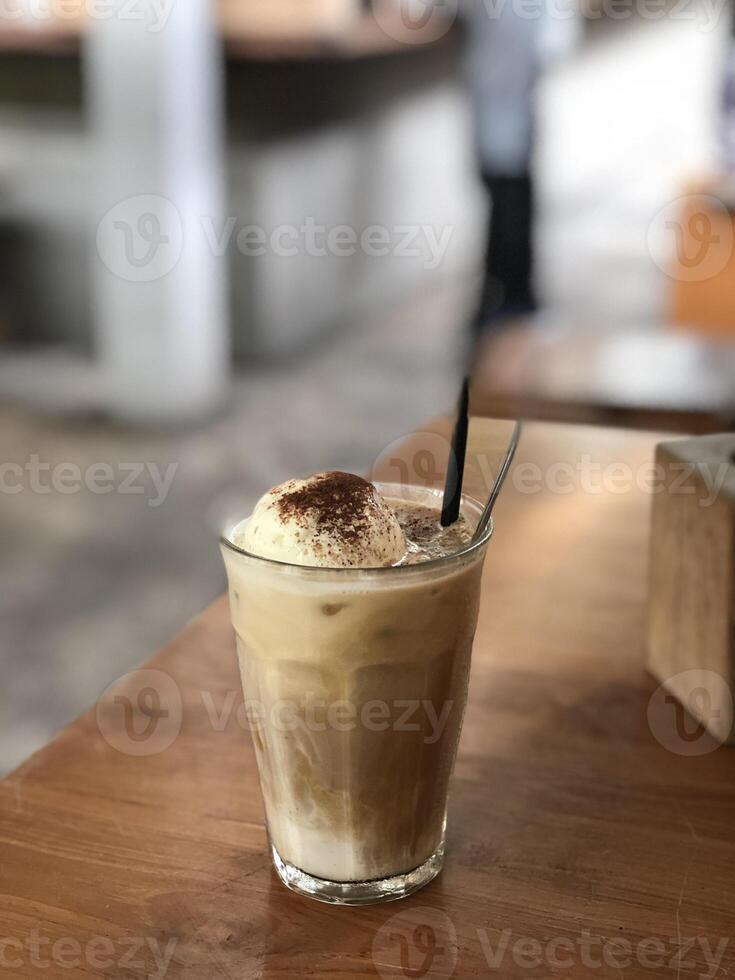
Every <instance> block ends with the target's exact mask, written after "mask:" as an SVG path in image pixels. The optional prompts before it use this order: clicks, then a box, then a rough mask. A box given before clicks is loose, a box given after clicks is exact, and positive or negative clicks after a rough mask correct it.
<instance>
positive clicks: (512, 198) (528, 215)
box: [477, 174, 536, 329]
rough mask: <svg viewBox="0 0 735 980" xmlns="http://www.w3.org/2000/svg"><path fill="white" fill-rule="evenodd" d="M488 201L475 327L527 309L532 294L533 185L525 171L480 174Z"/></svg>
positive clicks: (531, 306) (531, 305) (531, 303)
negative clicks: (487, 228)
mask: <svg viewBox="0 0 735 980" xmlns="http://www.w3.org/2000/svg"><path fill="white" fill-rule="evenodd" d="M483 180H484V183H485V186H486V187H487V189H488V191H489V194H490V198H491V202H492V213H491V217H490V232H489V236H488V243H487V251H486V255H485V269H484V275H485V281H484V286H483V291H482V296H481V301H480V307H479V310H478V314H477V328H478V329H481V328H482V326H483V325H484V324H486V323H489V322H492V321H493V320H497V319H499V318H503V317H509V316H514V315H518V314H523V313H530V312H532V311H533V310H534V309H535V308H536V302H535V298H534V295H533V284H532V274H533V249H532V227H533V185H532V181H531V177H530V176H529V175H527V174H524V175H522V176H517V177H515V176H514V177H500V176H496V175H490V174H485V175H483Z"/></svg>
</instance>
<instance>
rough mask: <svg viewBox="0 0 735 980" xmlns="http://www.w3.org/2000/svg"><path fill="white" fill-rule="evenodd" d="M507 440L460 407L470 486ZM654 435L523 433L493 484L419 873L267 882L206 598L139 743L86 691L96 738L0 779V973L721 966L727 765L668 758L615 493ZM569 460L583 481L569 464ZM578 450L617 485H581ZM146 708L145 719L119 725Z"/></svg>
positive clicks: (670, 736)
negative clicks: (357, 894) (448, 765)
mask: <svg viewBox="0 0 735 980" xmlns="http://www.w3.org/2000/svg"><path fill="white" fill-rule="evenodd" d="M507 428H508V427H507V426H501V425H500V424H499V423H493V422H489V421H478V422H474V423H473V427H472V435H471V446H470V468H469V471H468V482H469V485H470V488H472V489H474V491H475V492H477V493H479V492H481V491H482V487H483V482H484V481H483V474H485V475H486V474H487V469H488V466H490V467H492V466H493V465H494V464H495V461H496V460H497V458H498V455H499V452H500V448H501V446H502V443H503V440H504V438H505V436H506V434H507ZM654 441H655V437H654V436H652V435H651V434H643V433H623V432H619V431H615V430H604V429H592V428H571V427H565V426H544V425H540V424H535V425H529V426H528V428H527V431H526V433H525V436H524V439H523V442H522V446H521V450H520V452H519V457H518V466H517V468H516V474H515V476H516V480H517V481H521V482H522V483H523V486H524V489H525V492H521V491H520V489H518V488H511V489H509V490H508V491H507V492H506V494H505V495H504V498H503V499H502V501H501V503H500V505H499V507H498V511H497V530H496V533H495V538H494V540H493V542H492V543H491V547H490V551H489V556H488V562H487V568H486V577H485V584H484V600H483V608H482V614H481V620H480V625H479V630H478V635H477V642H476V648H475V660H474V667H473V676H472V683H471V698H470V704H469V707H468V711H467V717H466V724H465V728H464V734H463V737H462V743H461V749H460V754H459V759H458V763H457V769H456V775H455V779H454V785H453V793H452V798H451V804H450V824H449V849H448V857H447V863H446V867H445V870H444V872H443V874H442V875H441V876H440V877H439V878H438V879H437V880H436V881H435V882H433V883H432V884H431V885H429V886H428V887H427V888H425V889H424V890H423V891H421V892H419V893H418V894H417V895H416V896H414V897H413V898H411V899H408V900H406V901H405V902H402V903H398V904H396V905H390V906H382V907H375V906H373V907H370V908H366V909H339V908H333V907H329V906H326V905H320V904H318V903H316V902H312V901H309V900H305V899H303V898H300V897H298V896H296V895H294V894H291V893H290V892H288V891H286V889H285V888H284V887H283V886H282V885H281V884H280V883H279V882H278V880H277V879H276V877H275V874H274V872H273V871H272V870H271V867H270V860H269V858H268V855H267V854H266V837H265V833H264V829H263V818H262V810H261V801H260V796H259V792H258V786H257V778H256V770H255V762H254V757H253V752H252V748H251V745H250V741H249V736H248V735H246V734H245V732H244V731H243V729H242V728H241V726H240V725H239V724H238V722H237V717H236V709H237V706H238V705H239V704H240V703H241V697H240V694H239V693H238V679H237V674H236V668H235V657H234V650H233V641H232V634H231V631H230V627H229V625H228V618H227V609H226V606H225V603H224V601H218V602H216V603H215V604H214V605H213V606H212V607H210V608H209V609H207V610H206V611H205V612H204V613H203V614H202V615H201V616H200V617H198V618H197V619H196V620H195V621H194V622H192V623H190V624H189V625H188V626H187V627H186V629H185V630H184V631H183V632H182V633H180V634H179V635H178V636H177V637H175V638H174V639H173V640H172V641H171V642H170V643H169V644H168V645H167V646H166V647H165V648H164V649H163V650H161V651H160V652H159V653H158V654H157V655H156V656H155V657H154V658H153V660H152V661H151V663H150V667H151V668H152V669H154V670H155V671H159V672H165V673H166V674H168V675H170V678H173V679H174V680H175V682H176V684H175V685H171V686H172V687H173V692H174V694H175V693H176V690H177V688H178V690H179V691H180V693H181V698H182V710H181V712H178V711H177V703H176V698H175V697H173V696H172V695H171V693H170V692H169V691H168V690H167V688H166V687H165V685H164V686H161V683H159V684H158V686H159V688H160V690H161V697H162V701H161V703H160V705H159V708H160V710H161V711H169V716H168V718H165V719H159V721H158V723H157V724H154V725H153V726H152V727H153V732H152V734H151V736H150V738H149V739H143V740H142V741H140V742H135V741H131V739H129V738H126V737H125V735H124V729H123V728H122V727H121V726H120V724H119V719H120V717H121V716H122V713H123V712H124V710H125V701H121V702H118V704H117V705H115V704H114V703H113V701H112V700H111V699H110V698H106V699H104V700H103V702H102V705H103V708H102V709H101V711H100V718H101V719H102V727H103V729H104V730H105V732H106V734H107V739H106V738H105V737H103V735H102V734H101V731H100V726H99V725H98V723H97V720H96V715H95V711H94V710H91V711H90V712H89V713H88V714H86V715H84V716H82V717H81V718H80V719H78V720H77V721H76V722H74V723H73V724H72V725H70V726H69V727H68V728H67V729H65V730H64V731H62V732H61V733H60V734H59V736H58V737H57V738H56V739H55V740H54V741H53V742H52V743H51V744H50V745H48V746H47V747H46V748H45V749H43V750H42V751H41V752H39V753H38V754H37V755H35V756H34V757H33V758H31V759H30V760H29V761H28V762H27V763H26V764H25V765H24V766H22V767H21V768H20V769H19V770H18V771H17V772H15V773H14V774H13V775H11V776H10V777H8V778H7V779H5V780H4V781H3V782H2V783H0V956H2V957H4V959H0V974H1V975H2V976H3V977H5V976H8V977H29V976H31V977H35V976H45V977H57V976H59V977H61V976H63V977H68V978H82V977H84V978H88V977H90V976H100V977H102V976H105V977H110V976H112V977H142V976H161V975H162V970H163V967H161V968H160V969H159V968H158V967H157V966H156V955H158V956H159V957H160V958H161V959H160V962H161V963H163V962H164V961H165V958H166V951H168V953H170V954H171V955H172V958H171V959H170V962H169V963H168V969H167V973H166V975H167V976H169V977H186V978H207V980H210V978H220V977H222V978H249V977H258V978H260V977H263V978H267V977H280V978H284V980H294V978H298V977H303V976H310V977H322V978H343V977H345V978H346V977H376V976H381V977H383V978H386V977H388V978H392V977H396V978H398V977H404V976H413V977H432V978H434V977H449V976H456V977H490V976H498V977H516V976H518V977H529V976H530V977H548V976H563V977H596V976H600V977H608V976H609V977H625V978H638V977H640V978H650V977H651V976H656V975H660V976H673V977H681V978H684V977H687V978H693V977H695V976H697V975H700V974H706V973H707V971H708V965H707V955H708V954H709V955H711V956H712V957H715V958H716V957H717V956H720V961H719V971H718V972H717V974H716V975H717V976H718V977H719V976H721V977H724V976H726V975H727V974H728V973H729V975H731V976H732V974H733V970H734V969H735V753H734V752H732V751H728V750H726V749H721V748H717V749H714V747H713V746H711V745H707V744H706V743H701V742H699V741H697V745H698V746H699V747H700V748H704V749H706V750H711V749H714V750H712V751H706V752H705V754H702V755H699V756H686V755H682V754H679V753H680V752H681V751H682V750H684V751H687V750H688V748H687V747H688V746H689V747H690V746H691V742H687V741H686V739H683V738H682V735H681V731H680V730H678V729H677V727H676V725H677V720H676V711H675V710H674V708H673V706H671V705H666V704H665V702H663V700H658V701H657V700H656V699H654V701H653V702H651V708H650V712H649V702H650V699H651V696H652V694H653V692H654V690H655V688H656V684H655V682H653V681H652V680H651V679H650V678H649V677H648V676H647V675H646V674H645V672H644V670H643V668H642V638H643V630H644V617H645V588H646V544H647V533H648V510H649V503H650V501H649V499H648V498H647V496H645V495H644V494H643V493H642V492H641V491H640V490H637V489H632V490H631V489H630V488H628V489H627V490H626V489H625V487H624V484H625V473H626V470H625V467H630V468H632V469H631V472H632V473H633V474H637V475H640V473H641V472H643V471H642V470H641V469H640V468H641V467H643V466H645V465H646V464H647V462H648V461H649V460H650V459H651V452H652V447H653V444H654ZM437 444H438V445H441V439H439V437H438V436H436V435H431V434H428V435H424V436H422V437H419V438H418V441H416V440H414V441H412V442H411V443H409V444H407V446H406V447H404V448H403V450H402V451H401V454H400V455H401V456H402V458H403V459H404V460H407V461H408V464H409V470H410V468H411V466H412V465H413V464H414V463H416V465H417V466H418V468H419V470H420V471H421V472H425V468H424V463H425V456H424V455H423V454H422V452H421V451H420V450H421V449H422V446H423V447H424V448H426V447H427V446H428V447H429V448H431V447H432V446H433V445H437ZM417 450H418V452H417ZM395 457H396V454H388V459H387V461H386V463H385V464H384V468H387V469H388V470H391V469H395V468H396V467H397V463H396V461H395ZM585 457H588V459H587V461H586V463H585V459H584V458H585ZM580 462H581V463H582V465H586V467H587V470H586V476H584V477H582V476H574V477H572V478H570V469H569V467H570V466H572V467H574V466H577V465H579V464H580ZM524 463H526V464H530V465H525V466H522V465H521V464H524ZM534 464H538V466H539V467H540V468H539V469H538V470H537V471H535V473H534V470H533V465H534ZM613 464H615V469H611V468H610V467H612V466H613ZM597 465H599V466H600V467H602V472H601V474H600V478H599V479H598V483H599V481H600V480H602V482H603V483H609V482H610V481H612V484H614V487H613V486H609V487H608V488H607V489H603V490H602V492H596V489H597V488H596V484H595V479H596V478H595V477H594V475H593V473H594V472H596V470H595V469H594V468H595V466H597ZM605 468H608V469H605ZM392 475H394V476H395V475H397V474H396V473H395V472H394V473H393V474H392ZM582 485H584V486H586V487H587V491H584V490H582V489H581V487H582ZM551 488H555V489H551ZM557 491H563V492H557ZM91 653H92V655H93V652H91ZM151 676H152V675H143V677H142V678H141V677H140V675H136V674H133V675H129V677H128V678H127V680H126V682H124V684H123V686H122V688H118V689H117V690H116V691H115V694H116V695H117V696H118V697H120V696H122V697H123V698H125V697H129V698H130V702H129V703H130V704H132V706H133V707H136V706H139V705H140V704H143V705H148V707H149V708H150V705H151V702H150V701H149V700H148V701H146V699H145V695H144V696H143V701H142V702H139V700H138V697H139V694H140V691H141V686H143V687H145V686H149V685H150V684H151ZM153 676H156V677H157V678H158V680H159V682H160V681H161V675H153ZM164 680H165V678H164ZM6 682H7V680H6ZM42 682H43V678H39V683H42ZM167 683H170V682H167ZM649 714H650V723H649V720H648V715H649ZM113 718H117V720H118V724H117V725H116V727H114V728H112V727H110V721H111V719H113ZM180 718H181V731H180V733H179V734H178V737H176V738H175V740H174V741H173V742H172V744H170V745H169V746H168V747H167V748H164V746H165V745H166V743H167V742H168V741H169V740H170V738H171V737H173V735H174V734H175V732H176V730H177V729H178V721H179V719H180ZM146 720H147V719H146V718H145V717H143V716H142V715H141V714H140V711H138V717H137V718H136V719H134V725H135V726H140V727H138V728H134V731H140V728H141V727H144V725H145V723H146ZM120 738H122V739H123V741H124V742H125V743H126V746H127V749H128V752H129V751H130V750H131V749H132V751H134V752H135V753H144V752H146V751H147V750H148V748H149V747H151V746H152V747H153V748H159V749H160V748H164V750H163V751H160V752H159V753H158V754H155V755H148V756H146V755H144V754H126V753H124V752H120V751H118V750H117V749H115V748H114V747H113V746H112V745H111V744H110V741H116V740H118V739H120ZM667 746H668V748H667ZM679 943H681V944H682V945H681V949H682V950H684V955H683V957H682V962H681V963H679V964H678V965H677V960H676V956H677V955H678V952H679ZM54 944H55V945H54ZM401 956H403V966H404V967H405V969H404V968H402V967H401ZM32 958H33V959H34V961H35V963H46V964H48V963H49V962H51V964H52V967H51V968H49V967H48V966H47V967H43V966H37V965H36V966H34V965H33V963H32ZM3 967H5V969H4V970H3ZM710 975H713V974H710Z"/></svg>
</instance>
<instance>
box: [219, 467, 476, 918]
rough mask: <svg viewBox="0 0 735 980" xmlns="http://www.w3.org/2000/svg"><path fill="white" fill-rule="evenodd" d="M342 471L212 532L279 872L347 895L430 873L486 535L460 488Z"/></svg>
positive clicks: (437, 863) (399, 886) (326, 897)
mask: <svg viewBox="0 0 735 980" xmlns="http://www.w3.org/2000/svg"><path fill="white" fill-rule="evenodd" d="M440 505H441V501H440V499H439V497H438V495H437V494H436V493H435V492H434V491H431V490H427V489H420V488H415V487H408V488H406V487H400V486H391V485H380V484H379V485H377V486H374V485H373V484H371V483H369V482H367V481H366V480H363V479H361V478H360V477H356V476H351V475H349V474H344V473H324V474H319V475H317V476H314V477H310V478H309V479H308V480H303V481H302V480H292V481H289V482H287V483H285V484H283V485H281V486H279V487H276V488H274V489H273V490H271V491H269V492H268V493H267V494H266V495H265V496H264V497H263V498H262V499H261V501H260V502H259V503H258V505H257V506H256V508H255V510H254V512H253V514H252V516H251V517H250V518H249V519H246V520H244V521H241V522H239V523H237V524H235V525H234V526H233V527H231V528H230V529H228V531H227V533H226V535H225V536H224V538H223V541H222V549H223V554H224V557H225V562H226V566H227V573H228V579H229V592H230V606H231V611H232V621H233V624H234V627H235V632H236V636H237V648H238V656H239V661H240V669H241V674H242V681H243V688H244V692H245V699H246V703H247V706H248V715H249V718H250V722H251V730H252V733H253V740H254V743H255V749H256V753H257V758H258V766H259V772H260V780H261V787H262V792H263V799H264V803H265V812H266V819H267V825H268V834H269V838H270V844H271V849H272V854H273V860H274V863H275V866H276V869H277V871H278V873H279V875H280V877H281V879H282V880H283V881H284V883H285V884H286V885H288V887H290V888H292V889H294V890H296V891H299V892H301V893H303V894H308V895H310V896H312V897H315V898H319V899H321V900H323V901H328V902H335V903H342V904H366V903H369V902H376V901H387V900H391V899H396V898H401V897H403V896H404V895H408V894H410V893H411V892H413V891H415V890H416V889H417V888H419V887H421V886H422V885H424V884H426V882H428V881H430V880H431V879H432V878H433V877H435V875H436V874H438V873H439V871H440V870H441V866H442V862H443V855H444V829H445V820H446V805H447V790H448V784H449V779H450V775H451V772H452V767H453V765H454V759H455V755H456V750H457V743H458V740H459V733H460V728H461V724H462V715H463V712H464V707H465V702H466V698H467V684H468V676H469V670H470V654H471V649H472V640H473V636H474V632H475V625H476V622H477V613H478V604H479V595H480V575H481V572H482V563H483V559H484V554H485V550H486V546H487V540H488V538H489V536H490V531H488V532H487V534H486V535H485V536H484V537H483V539H482V540H480V541H479V542H477V543H472V542H471V538H472V534H473V530H474V527H475V525H476V523H477V520H478V518H479V514H480V507H479V505H478V504H476V503H475V502H474V501H471V500H469V499H468V498H464V500H463V504H462V513H461V516H460V519H459V520H458V521H457V522H456V523H455V524H454V525H452V526H451V527H449V528H442V527H441V525H440V521H439V516H440Z"/></svg>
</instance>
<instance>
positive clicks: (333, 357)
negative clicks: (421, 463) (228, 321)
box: [0, 291, 466, 772]
mask: <svg viewBox="0 0 735 980" xmlns="http://www.w3.org/2000/svg"><path fill="white" fill-rule="evenodd" d="M465 303H466V297H465V296H464V291H462V295H458V294H456V293H449V292H447V293H442V294H441V295H434V296H429V297H425V298H424V299H423V300H422V301H417V302H416V303H414V304H412V305H411V306H409V307H404V308H402V309H399V310H396V311H394V312H392V313H391V314H389V315H387V316H386V317H385V318H384V319H383V320H382V322H379V323H372V324H361V325H357V326H355V327H352V328H351V329H350V330H349V331H348V332H345V333H344V334H343V335H341V336H338V337H335V338H333V340H332V341H330V342H329V343H326V344H325V345H324V346H323V347H321V349H319V350H315V351H313V352H312V353H311V354H310V355H309V356H308V357H305V358H302V359H300V360H298V361H296V362H294V363H291V364H289V365H288V366H286V367H280V368H268V369H261V370H257V371H256V370H253V371H251V372H249V373H247V374H243V375H241V376H239V377H238V379H237V380H236V382H235V384H234V387H233V393H232V401H231V404H230V407H229V410H228V411H227V412H226V413H225V414H224V415H223V416H222V417H220V418H219V419H217V420H215V421H213V422H212V423H210V424H208V425H205V426H202V427H201V428H200V429H198V430H197V431H191V432H180V433H141V432H138V433H136V432H134V431H130V430H125V429H122V428H120V427H115V426H112V425H110V424H109V423H105V422H102V421H99V420H97V421H95V420H90V419H86V420H84V419H79V418H77V419H73V418H58V417H57V418H52V417H49V416H48V415H43V414H41V413H38V412H32V411H29V410H27V409H24V408H20V407H17V406H15V407H12V406H9V405H5V406H0V433H1V434H0V454H1V456H2V461H3V462H4V463H8V462H16V463H20V464H21V465H25V464H26V463H27V462H28V461H29V460H31V457H32V456H34V455H36V456H38V457H39V461H40V462H42V463H50V464H51V466H56V465H57V464H60V463H62V462H70V463H74V464H76V465H77V466H79V467H80V469H81V471H82V472H85V471H87V469H88V467H90V466H91V465H92V464H93V463H110V464H112V465H113V467H114V468H115V469H117V466H118V464H119V462H120V461H128V462H138V463H146V462H148V463H155V464H156V465H157V466H159V467H160V468H161V469H162V470H163V471H165V469H166V467H167V466H168V465H169V464H176V466H177V469H176V473H175V476H174V479H173V483H172V486H171V491H170V493H169V495H168V496H167V498H166V500H165V502H164V503H163V504H161V505H160V506H157V507H153V506H150V503H151V501H152V500H153V499H154V498H155V496H156V494H155V492H153V493H151V492H145V493H142V494H128V493H122V492H114V493H110V494H96V493H91V492H90V491H89V490H87V489H83V490H82V491H80V492H77V493H69V494H65V493H59V492H54V491H52V492H49V493H39V492H37V491H34V490H33V488H32V487H30V486H29V485H28V477H27V476H25V477H24V481H25V489H24V490H23V491H22V492H20V493H15V494H9V493H2V494H0V540H2V542H3V546H2V558H1V560H0V595H1V598H0V605H1V606H2V622H3V654H2V684H1V685H0V772H4V771H8V770H9V769H11V768H13V767H14V766H15V765H17V764H18V763H19V762H20V761H21V760H22V759H23V758H25V757H26V756H27V755H28V754H30V753H31V752H32V751H34V750H35V749H36V748H38V747H39V746H41V745H42V744H44V743H45V742H46V741H48V739H49V738H50V737H51V736H52V735H53V733H54V732H55V731H56V730H57V729H58V728H59V727H61V726H62V725H64V724H65V723H66V722H68V721H69V720H70V719H71V718H72V717H74V715H76V714H77V713H79V712H80V711H82V710H83V709H84V708H86V707H87V706H88V705H89V704H91V703H92V702H94V701H95V700H96V698H97V697H98V695H99V694H100V692H101V691H102V690H103V689H104V687H105V686H106V685H107V684H108V683H109V682H110V681H111V680H113V679H114V678H115V677H117V676H119V675H120V674H122V673H124V672H125V671H126V670H129V669H130V668H131V667H133V666H135V665H136V664H138V663H140V662H141V661H142V660H144V659H146V658H147V656H148V655H149V654H150V652H151V651H153V650H154V649H155V648H156V647H157V646H159V645H160V644H161V643H163V642H164V641H165V640H166V639H167V638H168V637H169V636H170V635H171V634H172V633H174V632H175V631H176V630H178V629H179V628H180V627H181V626H182V625H183V624H184V623H185V622H186V621H187V620H188V619H189V618H190V617H191V616H193V615H194V614H196V613H197V612H198V611H199V610H200V609H201V608H202V607H203V606H204V605H205V604H206V603H207V602H208V601H209V600H210V599H212V598H213V597H214V596H216V595H217V594H218V593H220V592H221V591H222V590H223V587H224V576H223V572H222V568H221V564H220V556H219V553H218V548H217V544H216V535H215V525H216V514H217V512H218V509H219V507H220V503H221V501H223V500H224V499H231V498H233V497H235V498H240V499H241V506H242V510H243V512H246V511H247V508H248V507H249V506H250V505H251V504H252V503H253V502H254V501H255V500H256V499H257V497H258V496H259V495H260V493H261V492H263V490H265V489H267V487H269V486H271V485H272V484H274V483H276V482H279V481H280V480H282V479H284V478H286V477H288V476H291V475H294V474H299V473H309V472H313V471H315V470H318V469H325V468H341V469H347V470H353V471H358V472H359V471H365V470H367V469H368V468H369V467H370V465H371V463H372V461H373V460H374V459H375V457H376V456H377V454H378V453H379V452H380V450H381V449H383V448H384V447H385V446H386V445H387V444H389V443H390V442H392V441H393V439H395V438H396V437H398V436H400V435H403V434H405V433H406V432H408V431H410V430H411V429H412V428H415V427H416V426H417V425H418V424H420V422H421V421H422V420H424V419H426V418H428V417H430V416H432V415H435V414H437V413H438V412H441V411H444V410H446V409H447V407H448V406H450V405H451V404H452V402H453V399H454V395H455V392H456V385H457V377H458V355H459V350H460V346H461V326H460V324H461V320H462V310H463V307H464V305H465ZM57 472H59V471H57ZM41 479H42V480H43V481H44V483H45V484H48V476H44V475H42V476H41ZM8 482H9V483H11V484H13V483H14V482H15V477H14V476H9V477H8ZM139 482H141V481H136V483H139Z"/></svg>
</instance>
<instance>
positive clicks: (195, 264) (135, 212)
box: [85, 0, 229, 424]
mask: <svg viewBox="0 0 735 980" xmlns="http://www.w3.org/2000/svg"><path fill="white" fill-rule="evenodd" d="M213 6H214V5H213V4H212V2H211V0H185V2H178V0H138V2H137V3H136V4H135V5H131V4H129V3H127V2H126V0H114V2H113V3H112V4H109V3H108V4H106V5H104V7H103V8H102V7H101V8H100V9H103V10H104V19H92V21H91V25H90V33H89V38H88V41H87V43H86V58H85V68H86V82H87V85H86V90H87V99H88V104H89V107H90V118H91V137H92V147H93V156H94V169H95V175H96V177H95V186H94V188H92V189H91V191H92V195H91V196H92V199H93V202H94V208H93V210H94V232H95V239H96V248H95V250H94V255H93V261H94V265H95V274H94V287H95V288H94V309H93V313H94V318H95V324H96V327H95V329H96V344H97V353H98V356H99V358H100V359H101V363H102V368H103V372H104V379H105V387H106V390H107V397H108V400H109V408H110V410H111V411H112V412H113V413H114V414H115V415H116V416H118V417H120V418H123V419H126V420H130V421H136V422H144V423H146V422H151V423H164V424H165V423H177V422H184V421H187V420H193V419H196V418H200V417H202V416H204V415H206V414H208V413H210V412H212V411H214V410H215V409H216V408H217V407H218V406H219V404H220V403H221V402H222V400H223V397H224V394H225V390H226V385H227V375H228V361H229V337H228V333H229V331H228V304H227V292H226V289H227V275H226V259H225V258H224V257H223V256H217V255H216V254H215V249H214V248H213V245H212V229H215V230H216V231H217V232H218V233H219V230H220V229H221V227H222V221H223V213H224V201H225V168H224V146H223V144H224V138H223V131H224V123H223V119H224V92H223V88H224V86H223V72H224V69H223V53H222V45H221V43H220V42H219V39H218V38H217V36H216V32H215V26H214V24H213V20H212V9H213ZM111 11H112V13H111ZM207 230H208V231H209V234H207Z"/></svg>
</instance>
